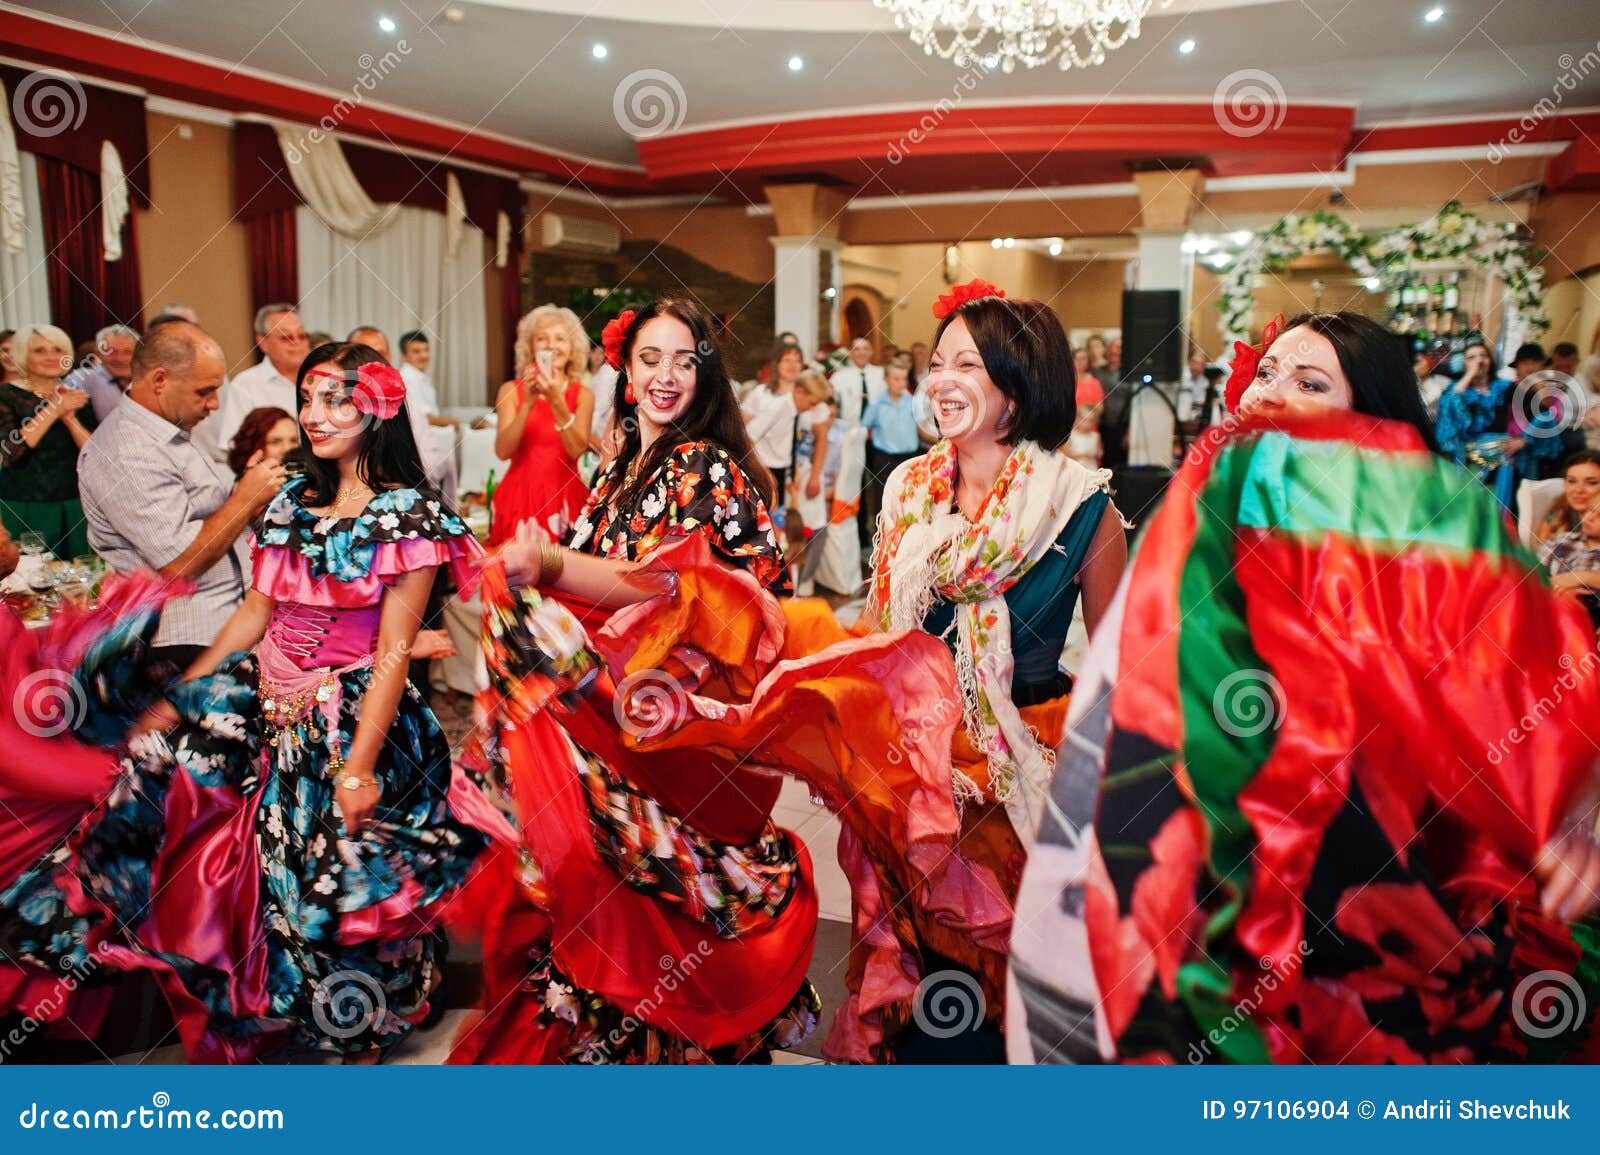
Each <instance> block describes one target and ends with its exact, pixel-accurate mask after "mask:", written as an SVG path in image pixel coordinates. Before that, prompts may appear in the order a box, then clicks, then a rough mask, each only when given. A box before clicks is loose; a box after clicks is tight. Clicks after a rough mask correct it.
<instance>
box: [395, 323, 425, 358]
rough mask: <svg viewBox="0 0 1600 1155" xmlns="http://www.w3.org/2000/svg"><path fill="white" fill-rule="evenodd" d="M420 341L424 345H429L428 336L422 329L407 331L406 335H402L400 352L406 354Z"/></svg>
mask: <svg viewBox="0 0 1600 1155" xmlns="http://www.w3.org/2000/svg"><path fill="white" fill-rule="evenodd" d="M418 341H421V342H422V343H423V344H424V345H427V344H428V335H427V334H426V333H424V332H423V331H422V330H421V329H407V330H406V331H405V332H404V333H401V334H400V352H401V353H404V352H405V351H406V350H407V349H409V348H410V347H411V346H413V345H415V344H416V343H417V342H418ZM430 347H431V346H430Z"/></svg>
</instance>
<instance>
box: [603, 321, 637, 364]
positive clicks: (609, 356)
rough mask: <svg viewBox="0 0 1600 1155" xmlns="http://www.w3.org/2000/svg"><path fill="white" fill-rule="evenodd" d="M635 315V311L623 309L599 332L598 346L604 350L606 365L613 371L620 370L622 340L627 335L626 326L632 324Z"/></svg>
mask: <svg viewBox="0 0 1600 1155" xmlns="http://www.w3.org/2000/svg"><path fill="white" fill-rule="evenodd" d="M636 313H637V310H635V309H624V310H622V312H620V313H618V314H617V316H616V319H615V320H613V321H607V322H606V327H605V328H604V329H602V330H600V344H602V345H604V346H605V349H606V364H607V365H610V366H611V367H612V368H613V369H617V370H619V371H620V370H621V368H622V339H623V338H624V337H626V336H627V335H628V326H629V325H631V324H633V318H634V316H635V315H636Z"/></svg>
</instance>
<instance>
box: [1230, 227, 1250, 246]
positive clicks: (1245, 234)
mask: <svg viewBox="0 0 1600 1155" xmlns="http://www.w3.org/2000/svg"><path fill="white" fill-rule="evenodd" d="M1252 235H1253V234H1252V233H1251V232H1250V230H1249V229H1240V230H1239V231H1238V232H1236V233H1234V234H1233V243H1234V244H1236V245H1248V244H1249V243H1250V237H1251V236H1252Z"/></svg>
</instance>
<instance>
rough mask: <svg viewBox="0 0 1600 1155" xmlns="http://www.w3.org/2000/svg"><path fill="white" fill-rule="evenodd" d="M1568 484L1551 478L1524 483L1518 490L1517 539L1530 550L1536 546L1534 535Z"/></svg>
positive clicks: (1557, 478)
mask: <svg viewBox="0 0 1600 1155" xmlns="http://www.w3.org/2000/svg"><path fill="white" fill-rule="evenodd" d="M1566 484H1567V483H1566V482H1565V481H1564V480H1562V479H1561V478H1559V477H1550V478H1546V479H1545V480H1543V481H1524V482H1523V483H1522V485H1521V486H1520V487H1519V488H1518V489H1517V539H1518V540H1519V541H1521V542H1522V544H1523V545H1525V546H1527V547H1528V548H1529V549H1532V548H1533V546H1534V544H1535V542H1534V536H1533V535H1534V533H1535V532H1536V531H1537V530H1538V528H1539V526H1540V525H1541V524H1542V523H1543V522H1544V519H1545V516H1546V515H1547V514H1548V513H1549V512H1550V507H1551V506H1552V505H1554V504H1555V502H1556V498H1558V497H1560V496H1561V493H1562V490H1563V489H1565V488H1566Z"/></svg>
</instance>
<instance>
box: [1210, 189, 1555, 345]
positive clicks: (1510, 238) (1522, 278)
mask: <svg viewBox="0 0 1600 1155" xmlns="http://www.w3.org/2000/svg"><path fill="white" fill-rule="evenodd" d="M1317 252H1332V253H1335V254H1337V255H1338V256H1339V257H1341V258H1343V259H1344V260H1345V261H1346V262H1347V263H1348V264H1349V265H1350V267H1351V268H1352V269H1354V270H1355V271H1356V273H1357V274H1359V275H1361V276H1364V277H1365V276H1374V275H1376V276H1380V277H1382V278H1384V279H1385V280H1389V281H1392V280H1397V279H1403V278H1404V277H1406V276H1407V275H1408V274H1410V273H1411V272H1412V271H1413V269H1414V268H1415V267H1416V266H1417V265H1418V264H1423V263H1428V262H1434V261H1459V260H1462V259H1470V260H1472V261H1474V262H1476V263H1477V264H1479V265H1481V266H1483V268H1484V269H1485V270H1486V271H1487V272H1489V273H1491V274H1492V275H1494V276H1495V277H1496V278H1498V279H1499V280H1500V281H1501V283H1502V284H1504V285H1505V288H1506V296H1507V299H1508V301H1509V302H1510V303H1511V304H1512V305H1514V306H1515V308H1516V310H1517V315H1518V316H1519V317H1520V318H1521V319H1522V323H1523V324H1524V325H1525V326H1526V327H1527V328H1528V329H1529V330H1530V331H1531V332H1534V333H1537V332H1542V331H1544V330H1545V329H1548V328H1549V327H1550V322H1549V320H1548V319H1547V318H1546V317H1545V315H1544V309H1543V296H1544V270H1543V269H1542V268H1540V267H1539V266H1538V261H1539V260H1540V259H1541V258H1542V256H1543V254H1542V253H1536V252H1534V251H1533V249H1532V248H1531V246H1530V245H1529V244H1528V243H1527V242H1526V241H1525V240H1523V239H1522V238H1520V237H1519V236H1517V234H1516V231H1515V230H1514V229H1513V228H1511V227H1510V226H1501V225H1492V224H1490V223H1489V222H1487V221H1485V220H1484V219H1483V218H1482V217H1480V216H1478V215H1477V214H1476V213H1473V212H1470V211H1469V210H1467V209H1464V208H1462V207H1461V204H1460V203H1459V202H1457V201H1451V202H1449V203H1448V204H1446V205H1445V206H1444V207H1443V208H1442V209H1440V210H1439V211H1438V212H1437V213H1435V214H1434V215H1433V216H1431V217H1429V218H1428V219H1427V220H1425V221H1423V222H1422V223H1420V224H1416V225H1402V226H1401V227H1400V228H1397V229H1394V230H1392V231H1390V232H1386V233H1381V234H1379V235H1378V236H1376V237H1370V238H1369V237H1368V236H1367V235H1366V234H1364V233H1362V232H1361V230H1359V229H1357V228H1356V227H1355V226H1354V225H1352V224H1350V223H1349V222H1348V221H1346V220H1345V219H1344V218H1343V217H1341V216H1339V215H1337V214H1335V213H1330V212H1327V211H1324V210H1321V209H1319V210H1317V211H1316V212H1313V213H1306V214H1299V213H1290V214H1289V215H1288V216H1286V217H1284V218H1283V219H1282V220H1281V221H1279V222H1278V223H1277V224H1275V225H1273V226H1272V227H1271V228H1270V229H1268V230H1267V231H1266V232H1264V233H1261V234H1260V235H1258V236H1257V237H1256V238H1255V240H1254V241H1252V242H1251V244H1250V246H1249V247H1248V248H1246V249H1245V251H1244V252H1243V253H1241V254H1240V255H1239V257H1238V259H1236V260H1235V261H1234V263H1233V266H1232V267H1231V268H1230V269H1229V270H1228V273H1227V275H1226V276H1225V277H1223V279H1222V285H1221V288H1220V289H1219V300H1218V301H1217V310H1218V312H1220V313H1221V314H1222V316H1221V320H1220V322H1219V327H1220V328H1221V330H1222V336H1223V340H1224V341H1226V342H1227V343H1228V346H1229V347H1230V348H1231V347H1232V344H1233V342H1234V341H1246V340H1249V330H1250V315H1251V313H1252V312H1253V311H1254V309H1255V280H1256V277H1258V276H1259V275H1261V274H1262V273H1263V272H1277V271H1279V270H1281V269H1283V268H1284V267H1286V266H1287V265H1288V264H1289V262H1290V261H1292V260H1294V259H1295V258H1296V257H1301V256H1304V255H1306V254H1307V253H1317Z"/></svg>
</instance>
